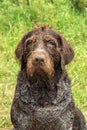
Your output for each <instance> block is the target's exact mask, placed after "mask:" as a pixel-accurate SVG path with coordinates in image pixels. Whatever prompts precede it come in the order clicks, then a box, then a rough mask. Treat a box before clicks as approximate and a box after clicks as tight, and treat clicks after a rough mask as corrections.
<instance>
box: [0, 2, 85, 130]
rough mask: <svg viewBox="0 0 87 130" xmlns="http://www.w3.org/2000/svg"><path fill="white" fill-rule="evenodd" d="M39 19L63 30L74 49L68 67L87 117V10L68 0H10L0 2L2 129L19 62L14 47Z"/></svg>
mask: <svg viewBox="0 0 87 130" xmlns="http://www.w3.org/2000/svg"><path fill="white" fill-rule="evenodd" d="M36 23H40V24H46V25H50V26H52V27H53V28H55V29H56V30H58V31H60V32H61V33H62V34H63V35H64V37H66V39H67V40H68V41H69V42H70V44H71V45H72V46H73V48H74V51H75V58H74V60H73V61H72V62H71V64H70V65H68V66H67V67H66V69H67V70H68V73H69V75H70V77H71V79H72V91H73V96H74V99H75V101H76V105H77V106H78V107H79V108H80V109H81V110H82V112H83V113H84V115H85V117H86V120H87V11H86V12H84V14H82V13H79V12H75V11H74V10H73V9H71V8H70V3H69V2H68V0H61V1H60V0H54V4H52V3H51V2H50V1H49V0H43V1H41V0H33V1H30V5H29V6H27V5H26V4H24V3H20V5H17V4H15V3H12V2H10V0H3V2H0V130H9V129H10V128H11V127H12V125H11V121H10V108H11V103H12V99H13V95H14V90H15V84H16V78H17V73H18V70H19V65H18V63H17V61H16V59H15V55H14V50H15V48H16V46H17V44H18V42H19V40H20V39H21V37H22V36H23V34H24V33H26V32H27V31H29V30H31V29H32V28H33V26H35V25H36Z"/></svg>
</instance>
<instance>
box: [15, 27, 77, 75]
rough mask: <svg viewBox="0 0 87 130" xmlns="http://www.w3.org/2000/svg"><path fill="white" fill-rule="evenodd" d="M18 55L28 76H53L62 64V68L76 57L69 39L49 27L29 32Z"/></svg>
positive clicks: (17, 50) (17, 52)
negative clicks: (68, 41)
mask: <svg viewBox="0 0 87 130" xmlns="http://www.w3.org/2000/svg"><path fill="white" fill-rule="evenodd" d="M15 53H16V57H17V58H18V59H19V61H20V62H21V65H22V69H24V68H25V69H26V73H27V75H28V76H30V77H33V76H35V75H36V76H37V75H39V76H45V75H46V76H48V77H52V76H53V75H54V73H55V71H57V68H58V66H59V65H60V67H61V70H63V69H64V67H65V65H66V64H68V63H69V62H70V61H71V60H72V58H73V57H74V52H73V50H72V48H71V47H70V45H69V44H68V43H67V41H66V40H65V39H64V38H63V37H62V36H61V35H60V34H58V33H57V32H55V31H54V30H52V29H51V28H48V27H39V28H37V29H34V30H32V31H31V32H29V33H27V34H26V35H25V36H24V37H23V38H22V40H21V41H20V43H19V44H18V46H17V49H16V51H15Z"/></svg>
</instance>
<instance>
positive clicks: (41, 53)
mask: <svg viewBox="0 0 87 130" xmlns="http://www.w3.org/2000/svg"><path fill="white" fill-rule="evenodd" d="M53 73H54V63H53V60H52V58H51V57H50V55H49V54H48V52H46V51H45V50H44V49H36V50H35V51H33V52H32V53H31V55H30V56H29V57H28V60H27V75H28V76H31V77H32V76H34V74H36V75H37V74H39V75H41V76H42V75H44V74H45V75H47V76H52V75H53Z"/></svg>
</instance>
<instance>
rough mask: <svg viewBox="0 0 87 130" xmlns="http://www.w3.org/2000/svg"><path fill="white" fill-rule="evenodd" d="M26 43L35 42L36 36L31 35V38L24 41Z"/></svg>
mask: <svg viewBox="0 0 87 130" xmlns="http://www.w3.org/2000/svg"><path fill="white" fill-rule="evenodd" d="M28 41H32V42H35V41H36V36H35V35H33V36H31V37H29V38H27V39H26V40H25V42H28Z"/></svg>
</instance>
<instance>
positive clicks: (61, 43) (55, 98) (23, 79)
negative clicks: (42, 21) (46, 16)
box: [11, 26, 87, 130]
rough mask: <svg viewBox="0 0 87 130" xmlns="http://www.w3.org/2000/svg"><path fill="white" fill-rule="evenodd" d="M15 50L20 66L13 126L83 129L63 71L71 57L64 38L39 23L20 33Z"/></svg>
mask: <svg viewBox="0 0 87 130" xmlns="http://www.w3.org/2000/svg"><path fill="white" fill-rule="evenodd" d="M15 54H16V57H17V59H18V60H19V61H20V64H21V70H20V72H19V74H18V79H17V86H16V91H15V95H14V100H13V104H12V108H11V120H12V123H13V126H14V130H87V128H86V124H85V119H84V116H83V115H82V113H81V111H80V110H79V109H78V108H76V107H75V104H74V101H73V97H72V92H71V84H70V79H69V78H68V75H67V73H66V71H65V65H67V64H69V63H70V62H71V61H72V59H73V57H74V51H73V49H72V47H71V46H70V45H69V44H68V43H67V41H66V40H65V38H64V37H63V36H62V35H61V34H60V33H57V32H56V31H54V30H53V29H51V28H49V27H46V26H41V27H38V28H36V29H34V30H32V31H31V32H28V33H27V34H25V35H24V36H23V38H22V39H21V41H20V42H19V44H18V46H17V48H16V51H15Z"/></svg>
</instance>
